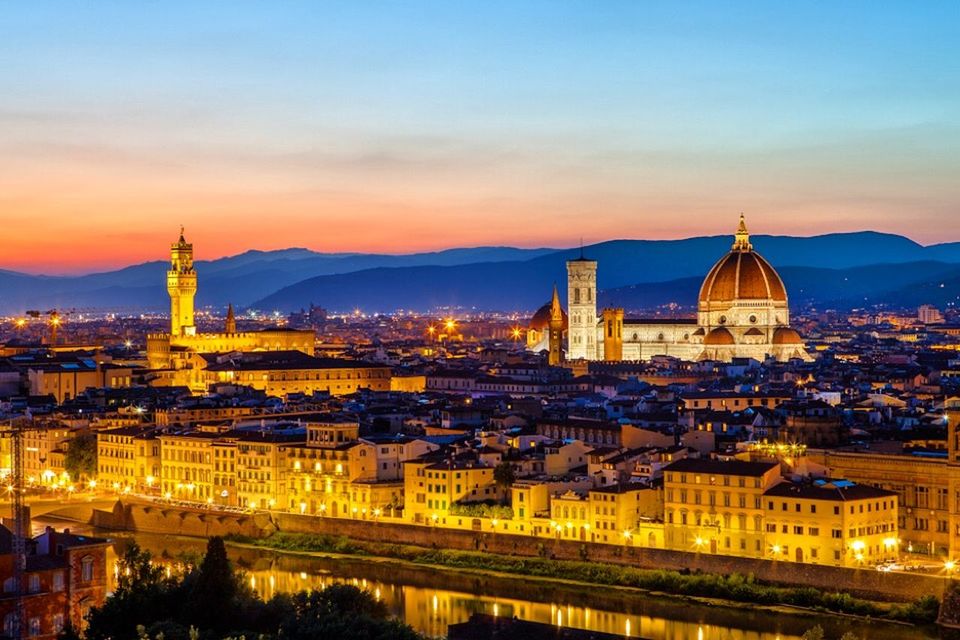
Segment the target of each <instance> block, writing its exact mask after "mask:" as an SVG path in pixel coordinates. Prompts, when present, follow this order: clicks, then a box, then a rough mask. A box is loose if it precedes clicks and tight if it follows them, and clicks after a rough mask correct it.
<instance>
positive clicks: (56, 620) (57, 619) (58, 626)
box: [53, 613, 63, 633]
mask: <svg viewBox="0 0 960 640" xmlns="http://www.w3.org/2000/svg"><path fill="white" fill-rule="evenodd" d="M61 631H63V614H62V613H57V614H55V615H54V616H53V632H54V633H60V632H61Z"/></svg>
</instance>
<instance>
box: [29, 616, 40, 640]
mask: <svg viewBox="0 0 960 640" xmlns="http://www.w3.org/2000/svg"><path fill="white" fill-rule="evenodd" d="M38 635H40V618H30V636H31V637H33V636H38Z"/></svg>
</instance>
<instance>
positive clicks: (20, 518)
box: [2, 416, 46, 640]
mask: <svg viewBox="0 0 960 640" xmlns="http://www.w3.org/2000/svg"><path fill="white" fill-rule="evenodd" d="M45 428H46V427H45V426H44V425H40V424H37V423H35V422H34V421H33V420H32V418H30V417H29V416H28V417H24V418H14V419H12V420H10V421H8V424H7V425H6V426H5V427H4V428H3V431H2V435H4V436H7V437H9V438H10V475H9V477H8V484H7V488H8V491H7V492H8V494H9V495H10V510H11V514H10V515H11V517H12V520H13V531H12V533H13V540H12V549H11V552H12V553H13V562H12V566H13V576H12V577H13V582H14V597H15V603H14V611H13V613H14V616H13V624H12V625H11V627H10V630H9V635H10V638H11V640H22V638H25V637H26V635H27V634H26V633H25V632H24V620H25V619H26V615H25V607H24V604H25V603H24V598H25V596H26V593H27V590H26V588H25V585H24V574H25V572H26V570H27V536H28V534H29V528H30V517H29V516H28V515H27V512H26V508H25V507H24V503H23V498H24V492H25V491H26V487H25V486H24V482H23V434H24V433H25V432H26V431H42V430H43V429H45Z"/></svg>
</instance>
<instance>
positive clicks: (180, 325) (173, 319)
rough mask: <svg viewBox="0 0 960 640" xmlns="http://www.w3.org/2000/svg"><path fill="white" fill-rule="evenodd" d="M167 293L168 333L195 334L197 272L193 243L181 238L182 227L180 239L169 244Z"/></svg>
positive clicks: (173, 334) (178, 334)
mask: <svg viewBox="0 0 960 640" xmlns="http://www.w3.org/2000/svg"><path fill="white" fill-rule="evenodd" d="M167 293H169V294H170V335H171V336H172V337H176V336H192V335H196V332H197V328H196V326H194V324H193V297H194V296H195V295H196V294H197V272H196V271H195V270H194V268H193V245H192V244H189V243H188V242H187V241H186V240H184V239H183V227H180V239H179V240H177V242H174V243H173V244H172V245H171V246H170V270H169V271H167Z"/></svg>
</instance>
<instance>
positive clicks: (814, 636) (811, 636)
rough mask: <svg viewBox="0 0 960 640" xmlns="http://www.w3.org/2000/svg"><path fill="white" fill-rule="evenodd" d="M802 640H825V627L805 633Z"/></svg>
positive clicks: (816, 627)
mask: <svg viewBox="0 0 960 640" xmlns="http://www.w3.org/2000/svg"><path fill="white" fill-rule="evenodd" d="M800 638H801V640H824V635H823V627H821V626H820V625H817V626H815V627H812V628H810V629H807V630H806V631H804V632H803V635H802V636H800Z"/></svg>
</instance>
